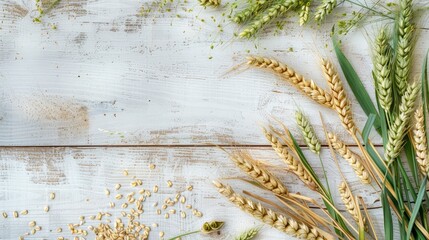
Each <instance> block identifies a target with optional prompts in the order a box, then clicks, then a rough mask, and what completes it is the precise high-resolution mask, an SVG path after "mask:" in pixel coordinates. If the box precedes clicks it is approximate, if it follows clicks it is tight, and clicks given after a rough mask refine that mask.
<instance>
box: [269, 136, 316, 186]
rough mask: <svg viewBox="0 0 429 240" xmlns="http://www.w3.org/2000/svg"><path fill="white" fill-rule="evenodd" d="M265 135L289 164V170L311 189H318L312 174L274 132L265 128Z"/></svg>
mask: <svg viewBox="0 0 429 240" xmlns="http://www.w3.org/2000/svg"><path fill="white" fill-rule="evenodd" d="M262 130H263V133H264V135H265V137H266V138H267V140H268V141H269V142H270V143H271V146H272V147H273V149H274V150H275V151H276V153H277V154H278V155H279V157H280V158H281V159H282V160H283V161H284V162H285V163H286V164H287V165H288V170H289V171H291V172H293V173H294V174H295V175H296V176H298V178H299V179H300V180H301V181H302V182H304V183H305V184H306V185H307V186H308V187H309V188H310V189H312V190H316V189H317V185H316V183H315V182H314V180H313V178H312V177H311V175H310V174H309V173H308V172H307V170H306V168H305V167H304V166H303V165H302V163H301V162H300V161H298V160H297V159H296V158H295V157H294V156H292V154H290V153H289V151H288V150H287V148H286V147H285V146H283V145H282V144H281V143H280V141H279V139H278V138H277V137H275V136H274V135H273V134H271V133H270V132H268V131H267V130H266V129H265V128H263V129H262Z"/></svg>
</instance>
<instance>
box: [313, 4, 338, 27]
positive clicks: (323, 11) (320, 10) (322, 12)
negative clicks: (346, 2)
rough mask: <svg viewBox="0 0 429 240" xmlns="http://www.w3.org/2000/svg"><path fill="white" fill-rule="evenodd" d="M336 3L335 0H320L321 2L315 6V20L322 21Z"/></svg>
mask: <svg viewBox="0 0 429 240" xmlns="http://www.w3.org/2000/svg"><path fill="white" fill-rule="evenodd" d="M336 5H337V0H322V3H321V4H320V5H319V6H318V7H317V10H316V14H315V17H314V18H315V19H316V21H319V22H320V21H322V20H323V19H325V17H326V15H328V14H330V13H331V12H332V10H334V8H335V6H336Z"/></svg>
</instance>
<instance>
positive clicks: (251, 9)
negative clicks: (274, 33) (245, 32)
mask: <svg viewBox="0 0 429 240" xmlns="http://www.w3.org/2000/svg"><path fill="white" fill-rule="evenodd" d="M269 3H270V1H269V0H257V1H255V2H253V3H250V4H249V6H248V7H247V8H246V9H244V10H243V11H241V12H239V13H237V14H236V15H235V16H234V18H233V21H234V22H236V23H243V22H245V21H247V20H249V19H251V18H253V17H254V15H255V14H257V13H258V12H260V11H261V10H262V9H264V8H265V7H267V5H268V4H269Z"/></svg>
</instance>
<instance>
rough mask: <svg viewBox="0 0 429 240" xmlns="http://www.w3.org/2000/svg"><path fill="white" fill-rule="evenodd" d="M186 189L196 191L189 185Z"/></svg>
mask: <svg viewBox="0 0 429 240" xmlns="http://www.w3.org/2000/svg"><path fill="white" fill-rule="evenodd" d="M186 189H188V191H192V190H193V189H194V186H192V185H189V186H188V187H186Z"/></svg>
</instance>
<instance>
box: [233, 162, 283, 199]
mask: <svg viewBox="0 0 429 240" xmlns="http://www.w3.org/2000/svg"><path fill="white" fill-rule="evenodd" d="M230 158H231V160H232V161H234V163H235V164H236V165H237V166H238V167H239V168H240V169H241V170H243V171H244V172H245V173H247V174H248V175H249V176H251V177H252V178H253V179H255V180H256V181H258V182H259V183H260V184H261V185H263V186H264V187H265V188H266V189H268V190H270V191H272V192H273V193H275V194H278V195H287V194H288V190H287V188H286V186H284V185H283V183H281V182H280V180H279V179H278V178H276V177H275V176H274V175H273V174H272V173H271V172H270V171H268V170H266V169H265V168H264V167H263V166H258V165H257V164H256V162H255V160H253V159H252V158H251V157H250V156H249V155H247V154H244V153H237V154H232V155H231V157H230Z"/></svg>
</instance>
